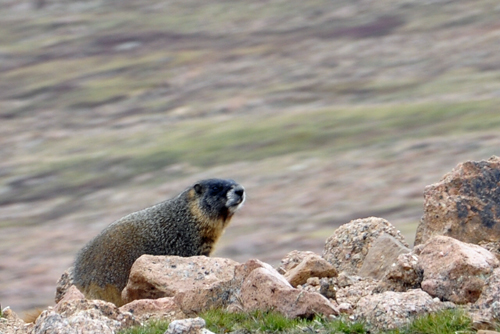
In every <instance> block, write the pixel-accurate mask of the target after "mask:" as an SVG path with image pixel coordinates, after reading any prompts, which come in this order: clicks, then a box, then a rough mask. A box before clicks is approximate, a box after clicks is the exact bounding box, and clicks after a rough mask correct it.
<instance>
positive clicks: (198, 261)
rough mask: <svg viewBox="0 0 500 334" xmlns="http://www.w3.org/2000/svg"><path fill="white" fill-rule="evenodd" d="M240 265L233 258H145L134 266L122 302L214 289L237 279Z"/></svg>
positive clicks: (141, 258) (145, 256)
mask: <svg viewBox="0 0 500 334" xmlns="http://www.w3.org/2000/svg"><path fill="white" fill-rule="evenodd" d="M237 264H238V263H237V262H235V261H232V260H230V259H223V258H216V257H206V256H193V257H180V256H153V255H143V256H141V257H139V258H138V259H137V260H136V261H135V262H134V265H133V266H132V269H131V271H130V276H129V280H128V283H127V285H126V287H125V288H124V289H123V291H122V299H123V300H124V302H125V303H129V302H131V301H133V300H136V299H157V298H162V297H174V296H175V295H176V294H177V293H180V292H184V291H187V290H193V289H196V290H210V289H212V288H213V287H215V286H217V285H220V284H221V283H223V282H229V281H231V280H232V279H233V277H234V268H235V266H236V265H237Z"/></svg>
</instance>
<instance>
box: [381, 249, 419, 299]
mask: <svg viewBox="0 0 500 334" xmlns="http://www.w3.org/2000/svg"><path fill="white" fill-rule="evenodd" d="M422 279H423V272H422V269H421V268H419V267H418V256H417V254H415V253H414V252H413V251H412V252H410V253H405V254H400V255H399V256H398V258H397V259H396V262H395V263H394V264H393V265H391V266H390V267H389V268H388V270H387V272H386V273H385V275H384V277H383V278H382V280H381V281H382V283H383V284H384V290H392V291H399V292H403V291H407V290H409V289H416V288H420V283H422Z"/></svg>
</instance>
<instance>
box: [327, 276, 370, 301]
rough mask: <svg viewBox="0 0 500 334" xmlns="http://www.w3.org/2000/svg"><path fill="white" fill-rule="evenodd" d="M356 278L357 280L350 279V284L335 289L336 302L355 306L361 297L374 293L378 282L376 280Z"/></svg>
mask: <svg viewBox="0 0 500 334" xmlns="http://www.w3.org/2000/svg"><path fill="white" fill-rule="evenodd" d="M358 278H359V280H352V281H351V282H352V284H349V285H344V286H343V287H339V288H338V289H337V293H336V300H337V303H339V304H345V303H347V304H350V305H352V306H353V307H354V308H355V307H356V305H357V304H358V302H359V300H360V299H361V298H363V297H366V296H370V295H372V294H374V293H375V290H376V289H377V287H378V284H379V283H378V281H376V280H374V279H373V278H361V277H358Z"/></svg>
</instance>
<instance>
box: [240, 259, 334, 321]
mask: <svg viewBox="0 0 500 334" xmlns="http://www.w3.org/2000/svg"><path fill="white" fill-rule="evenodd" d="M240 297H241V303H242V306H243V310H244V311H253V310H272V309H274V310H276V311H278V312H281V313H282V314H284V315H285V316H287V317H289V318H296V317H307V318H309V317H312V316H314V315H315V314H323V315H325V316H329V315H338V314H339V312H338V310H337V309H336V306H335V305H333V304H332V303H331V302H330V301H329V300H328V299H326V298H325V297H323V296H322V295H320V294H319V293H315V292H309V291H304V290H298V289H295V288H293V287H292V286H291V285H290V284H289V283H288V282H287V281H286V280H284V279H283V278H282V276H281V275H280V274H279V273H278V272H277V271H275V270H274V269H273V270H272V271H271V270H269V269H268V268H257V269H254V270H252V271H251V273H250V274H249V275H248V276H247V277H246V278H245V280H244V281H243V284H242V285H241V294H240Z"/></svg>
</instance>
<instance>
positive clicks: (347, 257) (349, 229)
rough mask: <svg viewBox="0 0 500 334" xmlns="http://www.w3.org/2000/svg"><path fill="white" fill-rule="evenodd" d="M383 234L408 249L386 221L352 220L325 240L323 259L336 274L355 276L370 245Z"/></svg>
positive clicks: (376, 219) (402, 238)
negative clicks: (331, 266)
mask: <svg viewBox="0 0 500 334" xmlns="http://www.w3.org/2000/svg"><path fill="white" fill-rule="evenodd" d="M383 234H385V235H389V236H392V237H394V238H395V239H396V240H397V241H399V242H400V243H401V244H402V245H403V246H404V247H408V244H407V243H406V241H405V240H404V237H403V235H402V234H401V233H400V232H399V231H398V230H397V229H396V228H395V227H394V226H393V225H391V224H390V223H389V222H388V221H387V220H385V219H382V218H376V217H370V218H365V219H356V220H353V221H351V222H349V223H347V224H344V225H342V226H340V227H339V228H338V229H337V230H336V231H335V232H333V235H332V236H331V237H329V238H328V239H327V240H326V244H325V248H324V250H323V258H324V259H325V260H327V261H328V262H330V263H331V264H332V265H333V266H334V267H335V269H337V271H338V272H341V271H345V272H346V273H347V274H350V275H357V274H358V271H359V270H360V269H361V267H362V266H363V263H364V261H365V257H366V255H367V254H368V251H369V250H370V248H371V247H372V244H373V243H374V242H375V240H377V239H378V238H379V237H380V236H382V235H383Z"/></svg>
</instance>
